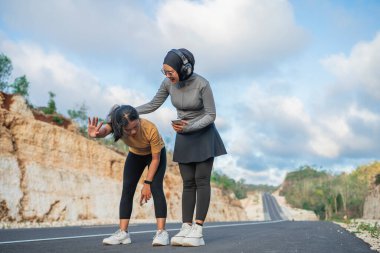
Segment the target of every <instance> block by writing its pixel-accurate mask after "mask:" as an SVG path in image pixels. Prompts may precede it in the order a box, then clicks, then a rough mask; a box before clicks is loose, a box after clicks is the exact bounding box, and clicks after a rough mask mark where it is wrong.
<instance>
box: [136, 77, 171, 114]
mask: <svg viewBox="0 0 380 253" xmlns="http://www.w3.org/2000/svg"><path fill="white" fill-rule="evenodd" d="M168 96H169V92H168V90H167V88H166V85H165V81H164V82H162V84H161V86H160V88H159V89H158V91H157V93H156V95H155V96H154V97H153V99H152V100H151V101H150V102H149V103H146V104H144V105H140V106H138V107H136V110H137V112H138V113H139V114H147V113H151V112H154V111H155V110H157V109H158V108H159V107H160V106H161V105H162V104H163V103H164V102H165V100H166V99H167V97H168Z"/></svg>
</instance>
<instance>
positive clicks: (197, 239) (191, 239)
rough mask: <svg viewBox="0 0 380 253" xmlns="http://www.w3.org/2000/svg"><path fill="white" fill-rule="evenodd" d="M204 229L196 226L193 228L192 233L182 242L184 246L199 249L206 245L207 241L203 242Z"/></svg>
mask: <svg viewBox="0 0 380 253" xmlns="http://www.w3.org/2000/svg"><path fill="white" fill-rule="evenodd" d="M202 230H203V227H202V226H200V225H198V224H194V225H193V226H192V227H191V231H190V233H188V234H187V235H186V236H185V238H184V239H183V241H182V246H189V247H198V246H202V245H205V241H204V240H203V233H202Z"/></svg>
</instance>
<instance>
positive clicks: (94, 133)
mask: <svg viewBox="0 0 380 253" xmlns="http://www.w3.org/2000/svg"><path fill="white" fill-rule="evenodd" d="M98 122H99V119H98V118H97V117H93V118H92V120H91V118H90V117H88V126H87V133H88V136H90V137H93V138H95V137H98V135H99V133H100V128H101V127H102V125H103V121H101V122H100V124H99V125H98Z"/></svg>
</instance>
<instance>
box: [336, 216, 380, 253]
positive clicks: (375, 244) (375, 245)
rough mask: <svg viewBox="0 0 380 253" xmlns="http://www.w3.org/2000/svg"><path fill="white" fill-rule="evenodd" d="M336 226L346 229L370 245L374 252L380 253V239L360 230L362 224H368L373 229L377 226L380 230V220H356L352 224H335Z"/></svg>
mask: <svg viewBox="0 0 380 253" xmlns="http://www.w3.org/2000/svg"><path fill="white" fill-rule="evenodd" d="M335 223H336V224H338V225H340V226H341V227H343V228H345V229H346V230H348V231H349V232H351V233H353V234H354V235H356V237H358V238H360V239H362V240H363V241H365V242H366V243H368V244H369V245H370V246H371V249H372V250H376V251H377V252H380V238H376V237H374V236H372V235H371V234H370V232H369V231H367V230H363V229H360V227H359V226H360V224H366V225H370V226H371V227H374V226H375V225H376V226H377V228H378V229H380V220H363V219H356V220H352V221H350V223H340V222H335Z"/></svg>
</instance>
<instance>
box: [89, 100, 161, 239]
mask: <svg viewBox="0 0 380 253" xmlns="http://www.w3.org/2000/svg"><path fill="white" fill-rule="evenodd" d="M102 125H103V122H100V124H99V125H98V118H93V119H92V120H91V119H90V118H89V119H88V130H87V131H88V135H89V136H90V137H94V138H103V137H106V136H107V135H109V134H110V133H113V137H114V139H115V142H116V141H118V140H119V139H122V140H123V141H124V142H125V144H127V145H128V147H129V152H128V156H127V159H126V160H125V165H124V173H123V192H122V195H121V200H120V210H119V217H120V225H119V226H120V228H119V230H117V231H116V232H115V233H114V234H113V235H111V236H110V237H107V238H105V239H104V240H103V243H104V244H109V245H115V244H129V243H131V238H130V236H129V233H128V225H129V220H130V217H131V213H132V205H133V196H134V194H135V190H136V187H137V183H138V181H139V179H140V177H141V175H142V173H143V171H144V169H145V167H146V166H149V168H148V173H147V176H146V178H145V181H144V186H143V188H142V190H141V198H140V204H143V203H144V202H147V201H148V200H149V199H150V198H151V197H152V196H153V201H154V211H155V215H156V219H157V232H156V235H155V236H154V239H153V242H152V244H153V246H164V245H168V244H169V234H168V232H167V231H166V230H165V223H166V214H167V207H166V199H165V194H164V191H163V180H164V175H165V170H166V150H165V144H164V142H163V140H162V138H161V135H160V134H159V132H158V130H157V128H156V126H155V125H154V124H153V123H152V122H150V121H148V120H146V119H140V118H139V114H138V113H137V111H136V109H135V108H133V107H132V106H129V105H122V106H118V105H115V106H114V107H113V108H112V109H111V112H110V113H109V115H108V117H107V124H106V125H105V126H103V127H102Z"/></svg>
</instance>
